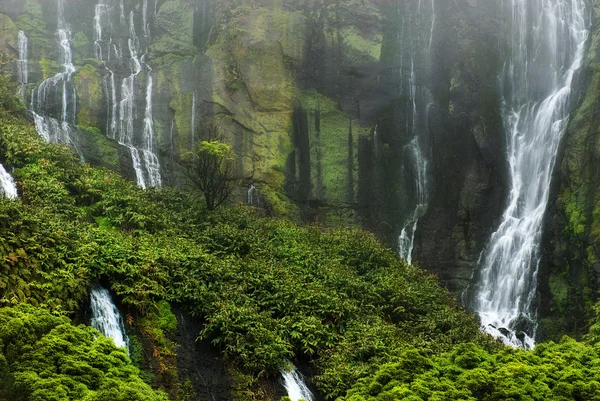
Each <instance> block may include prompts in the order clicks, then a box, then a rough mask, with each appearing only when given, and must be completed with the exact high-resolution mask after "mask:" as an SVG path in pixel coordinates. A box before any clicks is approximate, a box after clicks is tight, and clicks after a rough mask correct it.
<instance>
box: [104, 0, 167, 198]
mask: <svg viewBox="0 0 600 401" xmlns="http://www.w3.org/2000/svg"><path fill="white" fill-rule="evenodd" d="M147 13H148V5H147V1H146V0H144V2H143V4H142V15H141V19H142V21H141V25H142V32H143V35H142V36H143V37H142V39H141V40H140V38H139V37H138V35H137V30H136V15H134V11H133V10H131V11H130V12H129V18H128V19H126V18H125V7H124V4H123V2H122V1H121V2H120V3H119V8H118V9H116V8H114V7H112V6H110V5H107V4H105V2H104V0H100V2H99V3H98V4H96V6H95V9H94V52H95V57H96V58H97V59H98V60H100V61H102V62H103V63H104V66H105V69H106V75H105V76H104V79H103V89H104V94H105V98H106V99H107V113H106V114H107V116H108V118H107V125H106V132H107V135H108V136H109V137H111V138H113V139H115V140H117V141H118V142H119V143H120V144H121V145H123V146H125V147H126V148H127V149H129V153H130V155H131V160H132V163H133V168H134V170H135V174H136V180H137V184H138V185H139V186H140V187H142V188H146V187H155V186H160V185H161V183H162V180H161V176H160V164H159V160H158V156H157V155H156V151H155V138H154V121H153V115H152V91H153V79H152V69H151V68H150V66H149V65H147V64H146V63H145V62H144V59H145V52H146V47H147V45H148V41H149V39H150V28H149V24H148V21H147V17H148V16H147ZM115 32H128V34H129V35H128V36H129V37H128V38H127V40H126V43H123V40H122V39H121V38H120V37H118V35H116V33H115ZM142 43H143V44H144V46H142ZM124 48H126V49H127V50H128V52H129V54H128V56H129V57H128V60H125V56H124V51H123V49H124ZM122 64H125V65H128V66H129V75H126V76H124V77H122V78H121V81H120V86H119V85H117V79H118V78H117V77H116V73H115V72H114V71H116V70H117V69H118V67H119V65H122ZM142 77H143V79H145V85H146V86H145V90H144V91H143V92H142V91H138V90H137V89H138V86H139V84H140V82H144V81H143V79H142ZM140 95H141V96H142V97H143V99H139V98H137V97H138V96H140ZM142 102H143V103H142ZM140 104H145V109H144V113H143V114H142V113H141V112H139V111H138V105H140ZM140 128H141V129H140Z"/></svg>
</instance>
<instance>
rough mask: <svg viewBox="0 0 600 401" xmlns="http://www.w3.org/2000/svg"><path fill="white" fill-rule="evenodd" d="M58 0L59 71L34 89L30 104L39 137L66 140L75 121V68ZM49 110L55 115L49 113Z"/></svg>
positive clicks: (63, 16) (61, 6) (62, 3)
mask: <svg viewBox="0 0 600 401" xmlns="http://www.w3.org/2000/svg"><path fill="white" fill-rule="evenodd" d="M57 1H58V2H57V16H58V29H57V31H56V42H57V44H58V50H59V54H58V61H59V63H60V64H61V66H62V72H59V73H57V74H56V75H54V76H52V77H50V78H47V79H45V80H44V81H42V83H40V84H39V85H38V86H37V88H35V89H33V91H32V92H31V104H30V108H31V112H32V113H33V115H34V117H35V125H36V128H37V130H38V132H39V134H40V135H41V136H42V137H44V138H45V139H46V140H48V141H52V142H60V143H65V144H69V143H71V137H70V132H71V129H70V126H69V124H70V123H74V122H75V105H76V100H77V94H76V91H75V84H74V83H73V81H72V77H73V74H74V73H75V71H76V69H75V66H74V65H73V55H72V52H71V30H70V28H69V25H68V24H67V23H66V21H65V9H64V6H65V5H64V0H57ZM23 36H25V35H24V34H23ZM55 104H57V105H58V104H60V113H58V112H57V111H56V110H55V107H54V105H55ZM52 113H53V114H54V115H51V114H52Z"/></svg>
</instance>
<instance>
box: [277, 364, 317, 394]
mask: <svg viewBox="0 0 600 401" xmlns="http://www.w3.org/2000/svg"><path fill="white" fill-rule="evenodd" d="M291 367H292V369H291V370H287V369H281V376H282V377H283V386H284V387H285V389H286V391H287V393H288V397H290V399H291V400H292V401H299V400H306V401H314V396H313V394H312V392H311V391H310V390H309V388H308V387H307V386H306V383H305V382H304V377H303V376H302V375H301V374H300V372H298V370H297V369H296V367H295V366H293V365H291Z"/></svg>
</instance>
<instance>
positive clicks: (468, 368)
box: [345, 337, 600, 401]
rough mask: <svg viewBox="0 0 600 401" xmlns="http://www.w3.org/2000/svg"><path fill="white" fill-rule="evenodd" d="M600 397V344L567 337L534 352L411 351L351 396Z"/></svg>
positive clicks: (351, 400) (469, 347) (445, 399)
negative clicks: (431, 353) (435, 354)
mask: <svg viewBox="0 0 600 401" xmlns="http://www.w3.org/2000/svg"><path fill="white" fill-rule="evenodd" d="M392 399H398V400H411V401H425V400H431V401H433V400H436V401H453V400H465V401H476V400H483V401H492V400H494V401H495V400H527V401H533V400H535V401H545V400H586V401H593V400H600V347H598V346H590V345H586V344H583V343H578V342H576V341H575V340H572V339H569V338H566V337H565V338H564V339H563V340H562V341H561V342H560V344H554V343H548V344H539V345H538V346H537V347H536V348H535V350H533V351H524V350H522V349H512V348H506V349H503V350H501V351H500V352H496V353H493V354H491V353H489V352H487V351H485V350H484V349H482V348H480V347H478V346H476V345H474V344H470V343H465V344H461V345H459V346H457V347H456V348H455V349H454V350H453V351H452V352H449V353H446V354H444V355H442V356H439V357H436V358H428V357H427V356H426V355H423V353H422V352H419V351H417V350H409V351H406V352H405V353H404V354H403V355H402V357H401V358H400V361H399V362H396V363H393V364H387V365H384V366H382V367H381V368H380V369H379V370H378V371H377V373H376V374H375V375H373V376H371V377H369V378H366V379H362V380H360V381H359V382H358V383H357V384H356V385H355V386H354V387H353V388H352V389H351V390H350V391H349V392H348V394H347V396H346V397H345V400H347V401H367V400H372V401H375V400H392Z"/></svg>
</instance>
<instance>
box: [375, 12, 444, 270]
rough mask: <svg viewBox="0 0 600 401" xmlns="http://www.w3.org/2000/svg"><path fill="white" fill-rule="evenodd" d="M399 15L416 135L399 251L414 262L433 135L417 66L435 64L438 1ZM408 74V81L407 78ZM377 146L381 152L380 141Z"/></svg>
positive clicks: (403, 83) (407, 167)
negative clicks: (408, 203) (409, 196)
mask: <svg viewBox="0 0 600 401" xmlns="http://www.w3.org/2000/svg"><path fill="white" fill-rule="evenodd" d="M403 4H404V6H403ZM397 12H398V18H399V20H400V21H401V23H400V25H401V27H400V29H399V31H398V38H397V43H398V45H399V46H400V49H401V50H400V54H399V62H400V68H399V69H398V74H399V81H400V95H405V96H407V97H408V99H409V104H410V106H411V107H410V110H409V111H408V116H407V118H406V127H405V130H406V132H407V133H408V134H409V135H412V139H411V141H410V142H409V143H408V144H407V145H405V146H404V152H403V160H404V161H405V162H404V167H403V174H404V175H405V176H410V177H412V178H413V188H412V194H413V196H412V202H413V206H412V207H413V208H414V209H413V212H412V213H411V214H409V216H408V218H406V220H405V222H404V225H403V227H402V230H401V231H400V234H399V236H398V251H399V254H400V257H402V258H403V259H404V260H406V262H408V263H412V253H413V249H414V240H415V233H416V231H417V227H418V223H419V220H420V219H421V217H423V216H424V215H425V212H427V205H428V202H429V182H428V174H429V173H428V162H427V156H426V152H425V149H426V144H427V137H428V134H429V124H428V120H429V109H430V107H431V104H432V99H431V94H430V92H429V90H427V89H426V88H425V87H424V86H423V85H421V84H420V82H421V81H423V80H424V79H425V77H423V76H420V74H421V69H419V71H417V67H416V65H415V63H416V62H419V63H422V64H423V65H425V66H428V65H429V63H430V61H431V60H430V59H431V51H432V45H433V37H434V32H435V21H436V17H435V0H431V2H430V4H429V5H426V4H425V3H424V1H423V0H418V1H416V2H415V1H413V2H410V1H409V2H406V3H404V2H402V1H400V0H399V1H398V3H397ZM421 27H426V29H425V30H424V29H422V28H421ZM405 64H408V65H409V66H408V67H407V66H406V65H405ZM405 75H406V76H407V78H408V79H405ZM375 133H376V131H375ZM375 146H376V151H378V150H379V149H378V144H377V142H376V143H375Z"/></svg>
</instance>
